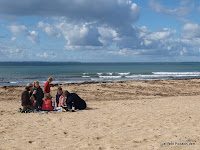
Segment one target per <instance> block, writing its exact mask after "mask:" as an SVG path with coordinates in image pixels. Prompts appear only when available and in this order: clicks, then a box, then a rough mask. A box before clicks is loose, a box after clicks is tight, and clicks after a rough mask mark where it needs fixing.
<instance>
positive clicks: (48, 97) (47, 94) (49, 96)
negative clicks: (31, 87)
mask: <svg viewBox="0 0 200 150" xmlns="http://www.w3.org/2000/svg"><path fill="white" fill-rule="evenodd" d="M46 99H52V96H51V94H50V93H45V94H44V100H46Z"/></svg>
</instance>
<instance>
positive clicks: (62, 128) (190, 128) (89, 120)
mask: <svg viewBox="0 0 200 150" xmlns="http://www.w3.org/2000/svg"><path fill="white" fill-rule="evenodd" d="M62 87H63V89H67V90H69V91H71V92H76V93H77V94H79V95H80V96H81V97H82V98H83V99H85V100H86V102H87V104H88V107H89V108H88V110H83V111H78V112H74V113H70V112H61V113H48V114H37V113H30V114H23V113H18V112H17V110H18V108H19V107H20V95H21V92H22V91H23V89H24V87H0V135H1V136H0V150H9V149H11V150H23V149H29V150H33V149H34V150H36V149H37V150H38V149H48V150H60V149H75V150H76V149H77V150H115V149H119V150H154V149H155V150H157V149H159V150H169V149H171V150H182V149H183V150H185V149H187V150H188V149H190V150H196V149H199V147H200V126H199V124H200V119H199V117H198V116H200V111H199V109H200V100H199V99H200V80H198V79H191V80H169V81H148V82H145V81H130V82H115V83H94V84H66V85H62ZM56 88H57V87H53V88H52V95H53V96H54V98H55V94H56ZM164 144H165V145H164ZM169 144H170V145H169ZM181 144H182V145H181ZM183 144H188V145H183ZM189 144H193V145H189Z"/></svg>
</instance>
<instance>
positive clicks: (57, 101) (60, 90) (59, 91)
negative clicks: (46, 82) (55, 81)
mask: <svg viewBox="0 0 200 150" xmlns="http://www.w3.org/2000/svg"><path fill="white" fill-rule="evenodd" d="M62 94H63V91H62V88H61V87H58V90H57V94H56V101H55V108H57V107H60V106H59V98H60V97H61V95H62Z"/></svg>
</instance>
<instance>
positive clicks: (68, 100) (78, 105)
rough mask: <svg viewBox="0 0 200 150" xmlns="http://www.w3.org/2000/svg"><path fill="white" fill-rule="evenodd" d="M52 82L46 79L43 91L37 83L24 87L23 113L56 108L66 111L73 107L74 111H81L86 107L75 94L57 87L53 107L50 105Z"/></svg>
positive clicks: (50, 79)
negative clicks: (65, 109) (62, 108)
mask: <svg viewBox="0 0 200 150" xmlns="http://www.w3.org/2000/svg"><path fill="white" fill-rule="evenodd" d="M52 81H53V78H52V77H49V78H48V79H47V82H46V83H45V85H44V91H43V90H42V88H41V87H40V85H39V82H38V81H34V82H33V84H32V83H28V84H27V85H26V87H25V90H24V91H23V93H22V95H21V102H22V103H21V105H22V107H23V109H22V111H23V112H25V111H27V110H32V111H33V110H43V111H54V110H56V108H57V107H64V108H67V110H69V109H72V107H75V109H79V110H82V109H85V108H86V107H87V105H86V102H85V101H84V100H83V99H81V98H80V97H79V96H78V95H77V94H76V93H70V92H68V91H67V90H66V91H63V90H62V88H61V87H58V90H57V95H56V99H55V105H52V96H51V94H50V91H51V90H50V87H51V85H50V83H51V82H52Z"/></svg>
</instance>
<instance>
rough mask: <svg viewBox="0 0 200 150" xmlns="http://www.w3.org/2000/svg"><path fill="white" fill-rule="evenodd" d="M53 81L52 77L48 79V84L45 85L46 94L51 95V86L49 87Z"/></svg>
mask: <svg viewBox="0 0 200 150" xmlns="http://www.w3.org/2000/svg"><path fill="white" fill-rule="evenodd" d="M52 81H53V78H52V77H49V78H48V79H47V82H46V83H45V85H44V93H50V91H51V90H50V85H49V83H51V82H52Z"/></svg>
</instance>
